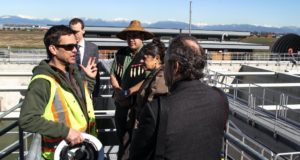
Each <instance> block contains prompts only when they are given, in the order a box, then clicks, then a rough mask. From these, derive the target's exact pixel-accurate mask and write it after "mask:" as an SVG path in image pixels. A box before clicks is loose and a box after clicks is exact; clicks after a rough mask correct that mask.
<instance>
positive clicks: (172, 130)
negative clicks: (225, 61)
mask: <svg viewBox="0 0 300 160" xmlns="http://www.w3.org/2000/svg"><path fill="white" fill-rule="evenodd" d="M170 92H171V95H170V96H166V97H162V98H163V99H164V103H163V105H162V106H161V107H167V108H168V112H167V115H168V118H167V125H166V126H167V127H166V128H165V130H166V135H165V141H163V142H162V143H161V144H162V145H164V151H165V152H164V155H163V156H164V158H165V159H170V160H176V159H178V160H182V159H184V160H195V159H203V160H210V159H212V160H214V159H218V158H219V157H220V153H221V149H222V139H223V134H224V124H226V123H225V122H226V121H227V112H228V101H227V98H226V96H224V95H223V93H222V92H218V91H217V90H216V89H213V88H212V87H209V86H207V85H205V84H203V83H202V82H200V81H198V80H194V81H182V82H179V83H177V84H175V85H174V86H173V87H172V89H171V91H170ZM220 93H221V94H220ZM154 103H155V102H154V101H153V102H152V103H147V104H146V106H145V107H144V109H143V110H142V111H141V119H140V121H141V122H140V124H141V125H140V129H139V131H138V132H140V133H138V134H137V133H133V136H135V138H134V139H135V140H134V141H132V143H131V145H132V146H131V147H132V148H135V150H134V151H135V153H134V155H136V157H135V158H134V159H154V157H155V156H154V155H155V148H156V145H157V144H156V143H157V142H156V138H157V132H158V131H157V128H158V125H160V123H161V122H159V115H160V109H159V107H158V106H157V105H154ZM137 135H138V136H137ZM136 142H138V143H136ZM161 144H160V145H161ZM143 155H144V156H143Z"/></svg>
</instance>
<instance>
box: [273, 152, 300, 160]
mask: <svg viewBox="0 0 300 160" xmlns="http://www.w3.org/2000/svg"><path fill="white" fill-rule="evenodd" d="M294 155H298V158H299V157H300V152H286V153H278V154H276V155H275V157H274V160H277V159H278V158H279V157H282V156H284V157H287V156H289V157H290V158H289V159H290V160H293V157H294Z"/></svg>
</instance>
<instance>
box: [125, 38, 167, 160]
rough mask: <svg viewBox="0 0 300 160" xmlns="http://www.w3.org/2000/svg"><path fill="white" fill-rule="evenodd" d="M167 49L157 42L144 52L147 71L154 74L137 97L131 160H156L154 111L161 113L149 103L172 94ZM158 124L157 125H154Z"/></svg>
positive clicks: (146, 80)
mask: <svg viewBox="0 0 300 160" xmlns="http://www.w3.org/2000/svg"><path fill="white" fill-rule="evenodd" d="M165 50H166V48H165V45H164V43H163V42H161V41H160V40H159V39H153V41H152V42H151V43H149V44H147V45H146V46H144V48H143V50H142V54H143V59H142V64H143V65H144V69H145V70H146V71H150V74H149V75H148V77H147V78H146V79H145V80H144V82H143V84H142V86H141V88H140V89H139V91H138V94H137V100H136V105H135V107H134V108H133V110H132V112H131V116H130V117H135V118H133V120H134V121H132V122H131V124H132V125H133V133H132V141H131V146H130V159H132V160H134V159H152V157H153V155H154V154H153V153H154V148H155V139H156V138H155V129H156V127H155V123H154V121H155V119H156V116H154V115H152V114H151V112H149V111H150V110H155V111H157V108H155V109H153V108H151V109H150V108H149V107H150V106H149V105H145V104H147V102H152V101H153V100H154V99H156V98H157V97H158V96H160V95H163V94H166V93H168V87H167V86H166V84H165V78H164V72H163V63H164V62H163V59H164V55H165ZM153 120H154V121H153Z"/></svg>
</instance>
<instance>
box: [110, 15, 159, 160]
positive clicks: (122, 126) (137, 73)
mask: <svg viewBox="0 0 300 160" xmlns="http://www.w3.org/2000/svg"><path fill="white" fill-rule="evenodd" d="M117 37H118V38H120V39H122V40H126V41H127V44H128V46H126V47H123V48H121V49H119V50H118V52H117V53H116V55H115V59H114V62H113V65H112V68H111V75H110V78H111V84H112V86H113V88H114V94H113V98H114V100H115V106H116V112H115V124H116V129H117V136H118V139H119V151H118V159H128V158H129V157H128V154H127V153H128V152H127V150H128V149H129V143H130V141H129V137H130V136H131V135H130V134H131V130H132V128H131V126H132V125H131V121H128V118H127V115H128V111H129V109H130V108H132V107H133V105H134V103H135V99H136V95H135V93H136V92H137V91H138V89H139V88H140V86H141V84H142V82H143V80H144V79H145V78H146V76H147V73H146V71H145V70H144V68H143V65H142V64H141V59H142V58H143V56H142V55H141V53H140V51H141V49H142V48H143V41H144V40H149V39H152V38H153V37H154V35H153V34H152V33H150V32H148V31H146V30H145V29H144V28H143V27H142V26H141V22H140V21H138V20H133V21H131V22H130V24H129V26H128V27H127V28H125V29H124V30H122V31H121V32H120V33H118V34H117ZM129 119H130V117H129ZM132 127H133V126H132ZM125 150H126V152H125Z"/></svg>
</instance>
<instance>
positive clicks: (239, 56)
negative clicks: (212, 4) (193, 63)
mask: <svg viewBox="0 0 300 160" xmlns="http://www.w3.org/2000/svg"><path fill="white" fill-rule="evenodd" d="M114 54H115V52H112V53H107V54H100V55H99V59H113V58H114ZM46 58H47V53H46V50H45V49H16V48H0V63H1V62H2V63H3V62H4V63H21V64H22V63H30V64H38V62H39V61H40V60H42V59H46ZM291 58H294V59H295V60H296V61H297V62H298V61H299V60H300V55H298V53H294V56H291V55H289V54H288V53H269V52H223V53H216V52H208V53H207V60H213V61H220V60H221V61H244V62H251V61H275V62H279V61H290V60H291Z"/></svg>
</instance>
